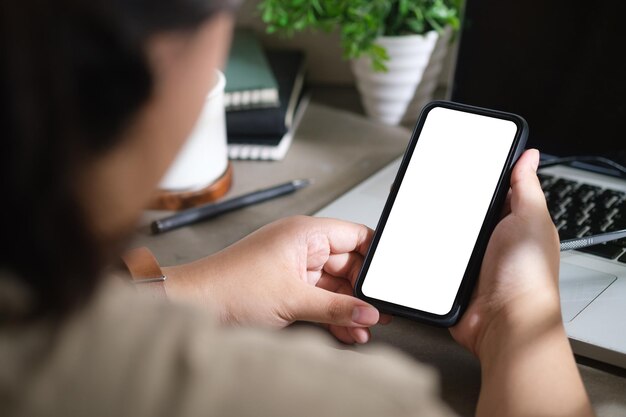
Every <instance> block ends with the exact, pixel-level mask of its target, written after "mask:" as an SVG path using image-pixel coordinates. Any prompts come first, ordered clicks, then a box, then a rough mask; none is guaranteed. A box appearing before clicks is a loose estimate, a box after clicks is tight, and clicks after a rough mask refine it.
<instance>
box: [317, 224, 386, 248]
mask: <svg viewBox="0 0 626 417" xmlns="http://www.w3.org/2000/svg"><path fill="white" fill-rule="evenodd" d="M316 220H318V222H317V224H318V227H319V229H318V232H320V233H322V234H323V235H324V236H326V238H327V239H328V243H329V245H330V251H331V253H344V252H358V253H360V254H361V255H365V253H366V252H367V248H368V247H369V244H370V242H371V240H372V236H373V234H374V231H373V230H372V229H370V228H369V227H367V226H365V225H363V224H358V223H352V222H346V221H343V220H337V219H329V218H316Z"/></svg>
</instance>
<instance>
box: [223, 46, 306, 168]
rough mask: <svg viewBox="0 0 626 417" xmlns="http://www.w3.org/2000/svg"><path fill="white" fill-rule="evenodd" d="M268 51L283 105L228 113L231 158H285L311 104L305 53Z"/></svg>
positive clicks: (298, 51)
mask: <svg viewBox="0 0 626 417" xmlns="http://www.w3.org/2000/svg"><path fill="white" fill-rule="evenodd" d="M266 54H267V58H268V61H269V63H270V67H271V68H272V71H273V73H274V76H275V77H276V79H277V81H278V91H279V97H280V106H279V107H277V108H265V109H255V110H239V111H234V112H227V113H226V129H227V134H228V152H229V157H230V158H231V159H261V160H279V159H282V158H284V156H285V154H286V153H287V150H288V148H289V146H290V144H291V141H292V139H293V133H294V131H295V129H296V128H297V125H298V122H299V119H300V118H301V116H302V113H303V112H304V108H305V107H306V105H307V103H308V96H307V95H306V94H305V88H304V81H305V72H306V63H305V55H304V52H303V51H300V50H268V51H266Z"/></svg>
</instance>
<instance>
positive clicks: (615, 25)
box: [315, 0, 626, 368]
mask: <svg viewBox="0 0 626 417" xmlns="http://www.w3.org/2000/svg"><path fill="white" fill-rule="evenodd" d="M618 9H619V10H618ZM625 14H626V3H624V2H617V1H606V0H601V1H598V2H594V6H593V10H592V11H590V10H589V9H588V8H585V7H579V6H577V3H572V2H569V1H563V0H556V1H551V2H544V1H538V0H535V1H532V0H531V1H528V0H526V1H521V0H516V1H512V2H502V1H500V0H480V1H479V0H466V2H465V10H464V16H463V23H462V30H461V33H460V34H459V36H460V38H459V44H458V51H457V54H456V61H455V66H454V74H453V77H452V82H451V87H450V88H449V92H448V96H447V97H446V98H448V99H450V100H452V101H457V102H462V103H467V104H472V105H477V106H482V107H488V108H493V109H498V110H503V111H509V112H513V113H517V114H520V115H522V116H523V117H524V118H525V119H526V120H527V121H528V123H529V126H530V137H529V141H528V147H536V148H538V149H539V150H540V151H541V152H542V161H544V163H545V161H551V160H556V159H557V158H560V159H559V160H563V158H571V157H578V156H584V157H586V158H582V159H575V161H574V162H572V163H568V164H561V165H555V166H550V167H547V168H541V169H540V174H539V175H540V179H541V183H542V187H543V189H544V192H545V194H546V199H547V201H548V206H549V209H550V213H551V215H552V219H553V221H554V223H555V225H556V226H557V228H558V230H559V235H560V237H561V239H568V238H572V237H575V236H586V235H591V234H596V233H600V232H608V231H613V230H619V229H625V228H626V179H625V178H624V176H623V173H620V171H619V169H616V166H615V165H614V164H612V163H611V161H612V162H613V163H615V164H620V165H622V166H624V165H626V65H625V64H624V63H621V62H620V53H619V51H621V50H622V48H623V45H622V40H623V36H622V29H621V26H620V25H621V19H622V16H624V15H625ZM601 158H608V159H609V160H610V161H607V160H605V159H601ZM400 159H401V158H400V157H399V158H398V159H397V160H395V161H393V162H392V163H391V164H389V165H388V166H387V167H385V168H383V169H382V170H380V171H379V172H377V173H376V174H374V175H373V176H371V177H370V178H368V179H366V180H365V181H363V182H362V183H360V184H359V185H357V186H356V187H355V188H353V189H351V190H350V191H348V192H347V193H346V194H344V195H343V196H341V197H339V198H338V199H337V200H335V201H333V202H332V203H331V204H329V205H328V206H326V207H324V208H323V209H321V210H320V211H319V212H317V213H316V214H315V215H317V216H324V217H336V218H341V219H345V220H350V221H355V222H359V223H363V224H366V225H368V226H369V227H371V228H375V227H376V224H377V222H378V219H379V216H380V214H381V212H382V209H383V206H384V204H385V201H386V199H387V195H388V193H389V188H390V186H391V184H392V182H393V180H394V178H395V174H396V172H397V170H398V167H399V165H400ZM565 160H566V161H567V159H565ZM441 169H442V171H443V170H445V166H442V167H441ZM433 174H434V175H433V176H434V177H436V173H433ZM447 192H451V193H453V192H454V190H447ZM459 210H460V213H459V215H462V211H461V210H462V207H461V206H459ZM444 268H445V265H442V269H444ZM559 285H560V290H561V303H562V316H563V321H564V324H565V328H566V331H567V334H568V336H569V339H570V341H571V344H572V347H573V349H574V352H575V353H576V354H578V355H581V356H584V357H588V358H592V359H595V360H599V361H603V362H606V363H609V364H613V365H617V366H620V367H623V368H626V240H620V241H617V242H611V243H609V244H604V245H597V246H594V247H590V248H587V249H584V250H580V251H569V252H563V253H562V255H561V269H560V277H559Z"/></svg>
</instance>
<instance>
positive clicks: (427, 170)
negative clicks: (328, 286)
mask: <svg viewBox="0 0 626 417" xmlns="http://www.w3.org/2000/svg"><path fill="white" fill-rule="evenodd" d="M527 136H528V126H527V123H526V121H525V120H524V119H523V118H522V117H521V116H518V115H515V114H511V113H506V112H501V111H496V110H491V109H485V108H479V107H474V106H469V105H464V104H460V103H454V102H449V101H433V102H430V103H429V104H427V105H426V106H425V107H424V108H423V110H422V112H421V114H420V117H419V119H418V121H417V123H416V125H415V129H414V131H413V135H412V137H411V140H410V142H409V144H408V147H407V149H406V152H405V154H404V158H403V160H402V163H401V165H400V168H399V170H398V173H397V175H396V178H395V181H394V183H393V185H392V187H391V192H390V194H389V197H388V199H387V202H386V204H385V208H384V209H383V212H382V215H381V217H380V220H379V222H378V226H377V227H376V231H375V232H374V237H373V239H372V243H371V244H370V247H369V250H368V252H367V254H366V256H365V259H364V262H363V266H362V267H361V271H360V273H359V276H358V278H357V281H356V283H355V295H356V296H357V297H359V298H361V299H363V300H365V301H367V302H369V303H370V304H372V305H374V306H375V307H377V308H378V309H379V310H380V311H382V312H385V313H391V314H394V315H398V316H404V317H408V318H411V319H415V320H419V321H423V322H426V323H429V324H434V325H438V326H445V327H449V326H452V325H454V324H455V323H456V322H457V321H458V320H459V318H460V317H461V315H462V314H463V312H464V310H465V308H466V307H467V304H468V302H469V300H470V296H471V294H472V290H473V288H474V284H475V282H476V280H477V278H478V273H479V272H480V265H481V262H482V258H483V255H484V253H485V249H486V247H487V242H488V241H489V237H490V236H491V233H492V232H493V229H494V227H495V225H496V224H497V222H498V220H499V217H500V215H501V211H502V206H503V203H504V200H505V198H506V194H507V192H508V190H509V185H510V184H509V181H510V173H511V169H512V167H513V165H514V164H515V161H516V160H517V158H518V157H519V156H520V155H521V153H522V152H523V150H524V146H525V144H526V139H527Z"/></svg>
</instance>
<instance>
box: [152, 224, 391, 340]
mask: <svg viewBox="0 0 626 417" xmlns="http://www.w3.org/2000/svg"><path fill="white" fill-rule="evenodd" d="M371 237H372V231H371V230H370V229H369V228H367V227H366V226H363V225H358V224H354V223H348V222H343V221H340V220H331V219H321V218H313V217H305V216H297V217H291V218H287V219H283V220H279V221H277V222H274V223H271V224H269V225H267V226H265V227H262V228H261V229H259V230H257V231H256V232H254V233H252V234H250V235H249V236H247V237H245V238H244V239H242V240H240V241H239V242H237V243H235V244H233V245H232V246H230V247H228V248H226V249H224V250H222V251H221V252H218V253H217V254H215V255H212V256H210V257H207V258H204V259H201V260H199V261H196V262H194V263H191V264H187V265H181V266H176V267H170V268H164V269H165V273H166V275H168V286H167V290H168V293H169V295H170V297H172V298H173V299H185V300H189V299H193V300H194V301H195V302H199V303H201V304H203V305H210V306H212V307H213V308H215V309H216V310H217V313H218V315H219V317H220V319H221V321H222V322H223V323H233V324H242V325H259V326H268V327H275V328H281V327H285V326H287V325H289V324H291V323H293V322H295V321H298V320H302V321H311V322H318V323H324V324H325V325H327V327H328V328H329V330H330V332H331V333H332V334H333V335H334V336H335V337H337V339H339V340H341V341H342V342H345V343H355V342H356V343H365V342H367V341H368V340H369V338H370V332H369V330H368V327H370V326H373V325H375V324H376V323H378V322H379V321H381V322H388V321H389V320H390V317H388V316H383V317H380V316H379V313H378V310H376V309H375V308H374V307H372V306H371V305H369V304H368V303H366V302H364V301H361V300H359V299H357V298H354V297H352V291H353V286H354V282H355V280H356V278H357V275H358V273H359V269H360V267H361V265H362V263H363V256H364V255H365V252H366V250H367V248H368V245H369V243H370V240H371Z"/></svg>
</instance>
